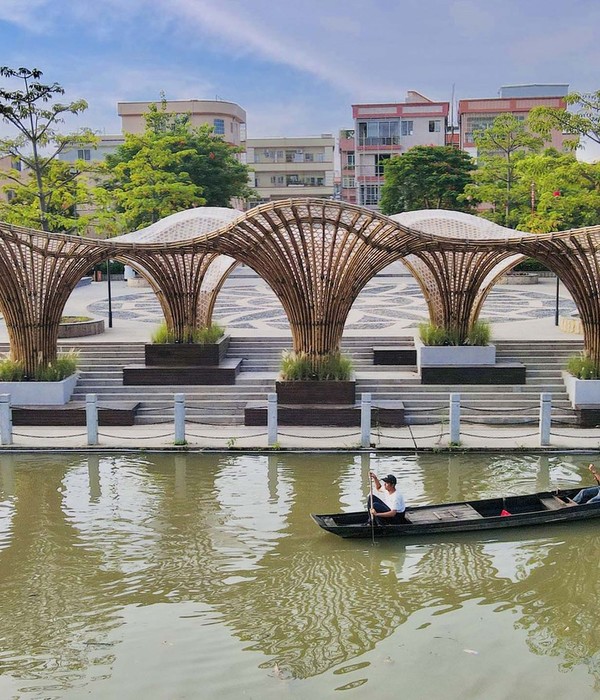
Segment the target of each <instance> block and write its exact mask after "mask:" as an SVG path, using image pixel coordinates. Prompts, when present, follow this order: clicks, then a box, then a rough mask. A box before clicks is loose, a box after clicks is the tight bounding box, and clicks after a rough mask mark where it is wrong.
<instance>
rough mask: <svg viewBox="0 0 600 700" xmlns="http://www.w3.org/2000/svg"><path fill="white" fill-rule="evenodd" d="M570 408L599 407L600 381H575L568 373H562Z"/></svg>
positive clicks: (575, 378)
mask: <svg viewBox="0 0 600 700" xmlns="http://www.w3.org/2000/svg"><path fill="white" fill-rule="evenodd" d="M562 376H563V381H564V383H565V388H566V390H567V394H568V395H569V399H570V401H571V406H572V407H573V408H576V407H577V406H600V379H577V377H574V376H573V375H572V374H570V373H569V372H566V371H564V372H563V373H562Z"/></svg>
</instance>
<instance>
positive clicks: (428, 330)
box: [419, 323, 448, 345]
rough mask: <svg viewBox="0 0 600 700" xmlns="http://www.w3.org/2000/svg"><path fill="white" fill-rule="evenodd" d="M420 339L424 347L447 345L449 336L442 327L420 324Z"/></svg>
mask: <svg viewBox="0 0 600 700" xmlns="http://www.w3.org/2000/svg"><path fill="white" fill-rule="evenodd" d="M419 337H420V338H421V340H422V341H423V344H424V345H447V344H448V342H447V341H448V334H447V332H446V329H445V328H442V326H436V325H434V324H433V323H419Z"/></svg>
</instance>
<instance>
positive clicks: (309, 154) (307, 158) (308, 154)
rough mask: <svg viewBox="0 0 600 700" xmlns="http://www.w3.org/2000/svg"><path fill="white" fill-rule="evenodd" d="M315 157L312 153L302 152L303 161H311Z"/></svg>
mask: <svg viewBox="0 0 600 700" xmlns="http://www.w3.org/2000/svg"><path fill="white" fill-rule="evenodd" d="M314 159H315V157H314V155H313V154H312V153H305V154H304V162H305V163H312V162H313V161H314Z"/></svg>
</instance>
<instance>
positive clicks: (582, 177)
mask: <svg viewBox="0 0 600 700" xmlns="http://www.w3.org/2000/svg"><path fill="white" fill-rule="evenodd" d="M515 169H516V172H517V175H518V178H519V183H520V184H519V186H520V187H521V188H522V189H523V190H524V192H523V198H527V196H529V211H527V210H526V211H525V212H524V213H523V215H522V216H521V219H520V221H519V224H518V228H519V229H520V230H522V231H531V232H534V233H548V232H550V231H562V230H565V229H570V228H581V227H583V226H594V225H596V224H597V223H598V221H599V220H600V163H583V162H581V161H578V160H577V159H576V158H575V156H574V155H573V154H572V153H559V152H558V151H556V150H555V149H548V150H546V151H544V153H538V154H529V155H527V156H525V157H524V158H522V159H521V160H519V161H518V163H517V165H516V166H515Z"/></svg>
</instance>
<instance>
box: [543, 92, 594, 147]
mask: <svg viewBox="0 0 600 700" xmlns="http://www.w3.org/2000/svg"><path fill="white" fill-rule="evenodd" d="M565 99H566V102H567V104H568V105H571V106H572V107H573V108H574V109H573V110H572V111H566V110H564V109H555V108H552V107H536V108H535V109H532V110H531V112H530V114H529V122H530V124H531V126H532V128H533V129H535V130H536V131H537V132H538V133H540V134H542V136H544V137H548V136H549V135H550V132H551V131H552V130H553V129H558V130H559V131H562V132H563V133H566V134H572V135H573V136H574V137H575V138H574V139H572V140H570V141H567V142H566V145H570V146H571V148H576V147H577V146H579V145H581V144H580V137H582V136H583V137H585V138H588V139H590V140H591V141H594V142H595V143H600V90H597V91H596V92H572V93H570V94H568V95H567V96H566V98H565Z"/></svg>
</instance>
